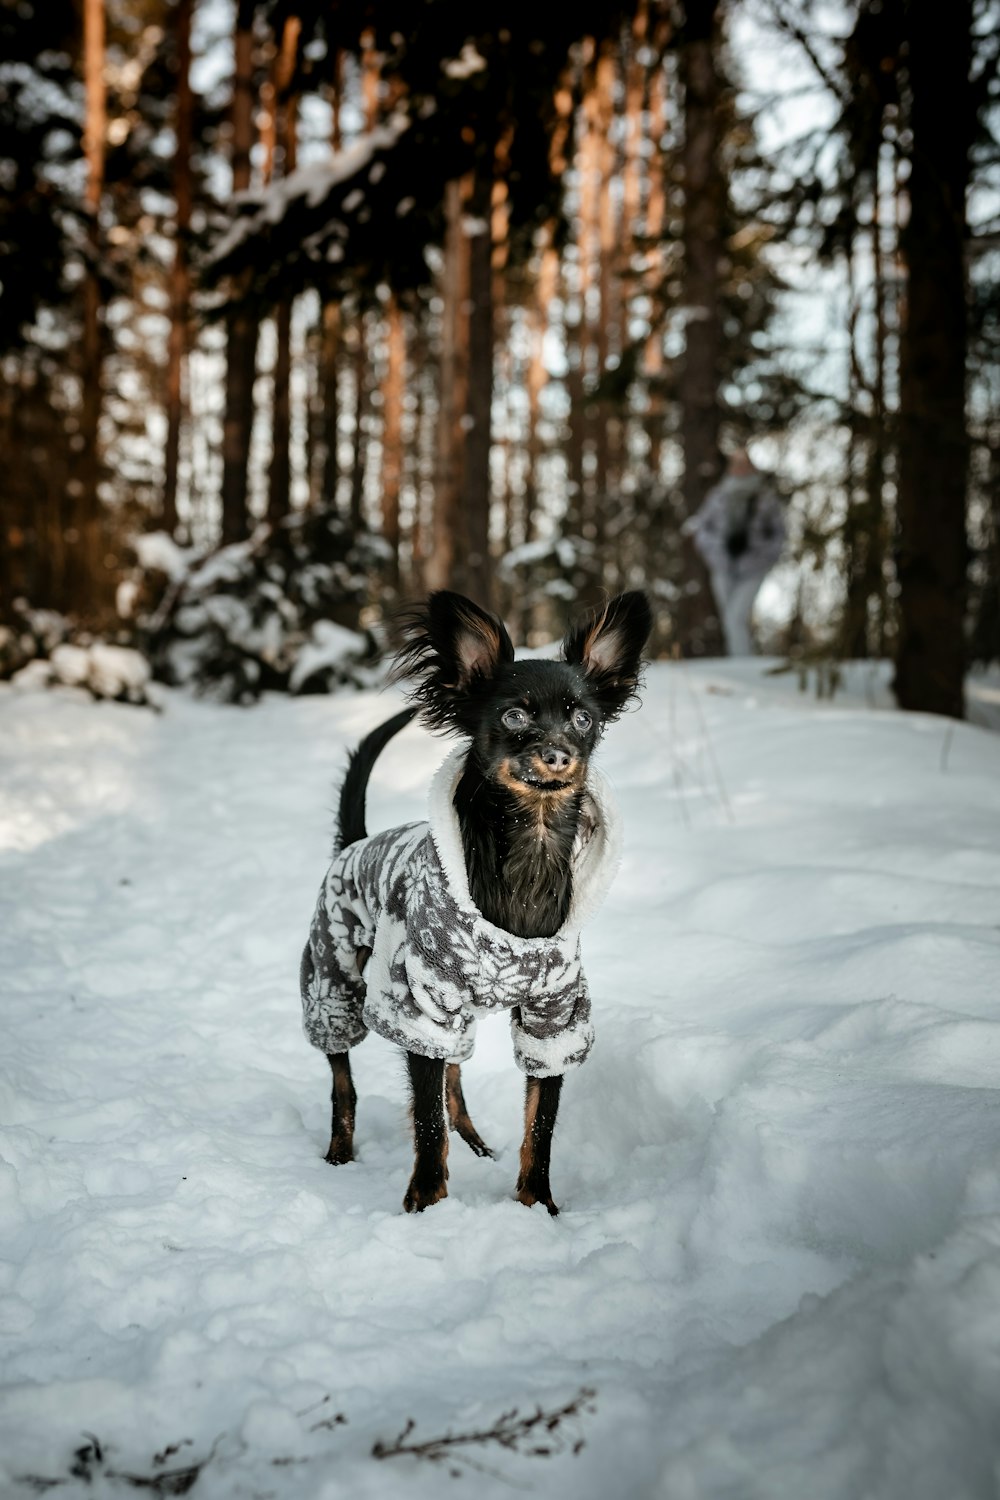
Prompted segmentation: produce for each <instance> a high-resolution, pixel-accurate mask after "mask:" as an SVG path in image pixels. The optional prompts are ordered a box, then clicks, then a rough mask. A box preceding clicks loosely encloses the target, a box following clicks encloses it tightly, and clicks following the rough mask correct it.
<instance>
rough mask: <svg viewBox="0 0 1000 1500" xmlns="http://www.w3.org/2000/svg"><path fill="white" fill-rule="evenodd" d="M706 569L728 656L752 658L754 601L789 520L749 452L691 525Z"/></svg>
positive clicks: (734, 461)
mask: <svg viewBox="0 0 1000 1500" xmlns="http://www.w3.org/2000/svg"><path fill="white" fill-rule="evenodd" d="M688 526H689V529H690V531H691V533H692V535H693V537H694V544H695V546H696V547H697V549H698V551H699V553H700V554H701V557H702V559H703V561H704V563H705V566H706V567H707V568H708V571H709V575H710V577H711V580H712V593H713V594H714V595H715V602H716V605H717V606H718V610H719V619H720V621H721V623H722V632H723V635H724V637H725V642H726V652H727V654H728V655H729V656H751V655H752V654H753V636H752V634H751V616H752V614H753V605H754V600H755V599H756V597H757V593H758V590H759V589H760V586H761V584H762V583H763V582H764V579H765V578H766V577H767V575H768V573H769V572H770V571H771V569H772V568H773V567H774V565H775V563H776V562H777V561H778V559H779V558H780V556H781V553H782V551H783V549H784V545H785V515H784V510H783V508H782V504H781V501H780V500H779V498H778V496H777V494H776V493H775V491H774V489H773V488H772V487H771V484H770V483H769V481H768V478H767V476H766V475H765V474H761V473H760V472H759V470H757V469H755V468H754V465H753V463H752V462H751V460H750V456H749V454H748V453H747V452H746V450H745V449H742V448H741V449H738V450H737V452H735V453H734V454H733V455H732V457H731V458H730V460H729V465H728V467H727V469H726V473H725V475H724V476H723V478H722V479H721V480H720V481H719V483H718V484H717V485H715V486H714V487H713V488H712V489H711V490H709V492H708V494H707V495H706V497H705V500H704V503H703V504H702V506H701V508H700V510H699V511H698V513H697V515H695V516H694V517H693V518H692V520H691V521H690V522H689V523H688Z"/></svg>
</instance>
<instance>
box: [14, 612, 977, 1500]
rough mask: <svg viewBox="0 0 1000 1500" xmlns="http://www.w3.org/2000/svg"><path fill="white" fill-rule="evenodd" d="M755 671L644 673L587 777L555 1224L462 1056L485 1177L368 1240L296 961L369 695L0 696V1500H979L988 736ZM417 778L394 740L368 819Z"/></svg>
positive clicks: (422, 800)
mask: <svg viewBox="0 0 1000 1500" xmlns="http://www.w3.org/2000/svg"><path fill="white" fill-rule="evenodd" d="M312 640H313V643H314V644H315V646H316V649H317V650H319V651H320V652H323V651H326V650H329V651H330V652H332V653H336V651H337V650H338V649H339V647H340V646H341V645H346V642H345V641H344V639H343V638H342V637H341V636H340V635H339V634H337V633H335V632H328V631H326V630H325V629H320V630H318V631H316V632H315V633H314V635H313V636H312ZM765 673H766V667H765V666H763V665H762V664H761V663H747V664H743V665H741V666H739V667H736V666H734V665H733V664H717V663H705V664H703V665H699V666H697V667H694V666H692V665H686V664H677V665H665V664H658V665H656V666H654V667H652V668H651V669H650V671H649V676H648V684H647V689H646V694H645V702H644V704H643V707H642V708H641V710H640V711H638V712H636V713H631V714H628V715H626V716H625V717H624V718H623V720H622V721H621V722H620V723H619V724H617V725H616V726H615V727H614V728H613V729H612V730H611V731H610V732H609V734H608V737H607V740H606V743H605V744H604V746H603V748H602V751H601V769H602V771H603V773H604V774H605V776H607V777H608V778H609V779H610V780H611V781H612V783H613V785H614V787H615V790H616V794H617V798H618V801H619V803H620V805H621V810H622V816H623V820H624V825H625V833H626V852H625V859H624V863H623V865H622V869H621V872H620V875H619V877H618V879H617V881H616V882H615V884H614V885H613V887H612V889H611V892H610V895H609V897H608V899H607V902H606V904H605V906H604V907H603V908H602V910H601V912H600V913H599V915H598V916H597V917H596V918H595V919H594V920H593V922H591V923H590V924H588V926H587V928H586V929H585V932H584V936H583V944H584V957H585V962H586V967H587V974H588V979H589V982H590V988H591V992H592V998H593V1015H594V1022H595V1028H596V1042H595V1046H594V1051H593V1054H592V1057H591V1059H590V1060H589V1061H588V1062H587V1064H586V1066H585V1067H584V1068H582V1069H581V1070H580V1071H579V1072H578V1073H576V1074H575V1075H573V1076H572V1077H571V1078H568V1079H567V1082H566V1085H565V1087H564V1090H563V1100H562V1104H561V1107H560V1118H559V1126H558V1129H557V1131H556V1137H555V1146H554V1156H553V1189H554V1192H555V1197H556V1200H557V1202H559V1204H560V1206H561V1208H562V1214H561V1216H560V1217H559V1218H558V1219H550V1218H549V1217H548V1215H547V1214H545V1213H544V1212H542V1211H538V1210H535V1211H530V1212H529V1211H527V1210H525V1209H523V1208H522V1207H521V1206H520V1205H519V1204H517V1203H515V1202H514V1201H512V1192H513V1187H514V1182H515V1178H516V1174H517V1158H518V1145H519V1138H520V1129H521V1114H522V1107H523V1104H522V1084H521V1080H520V1079H519V1077H518V1075H517V1070H516V1068H515V1066H514V1063H513V1058H512V1056H511V1042H510V1035H509V1031H508V1028H507V1026H506V1025H505V1024H504V1023H503V1022H502V1021H500V1020H497V1021H494V1022H493V1023H491V1022H489V1020H484V1021H483V1022H481V1025H480V1031H479V1039H478V1043H477V1050H476V1052H475V1055H474V1056H473V1058H472V1059H471V1061H470V1062H469V1063H468V1064H467V1065H466V1067H464V1068H463V1081H464V1085H465V1092H466V1097H467V1099H468V1102H469V1107H470V1111H471V1114H472V1116H473V1119H474V1120H475V1122H476V1126H477V1128H478V1129H479V1131H480V1132H481V1133H482V1135H483V1137H484V1138H485V1139H486V1140H487V1141H488V1142H489V1143H490V1145H491V1146H493V1148H494V1149H495V1150H496V1152H497V1159H496V1160H495V1161H490V1160H485V1161H483V1160H479V1159H477V1158H476V1157H474V1156H473V1155H472V1154H471V1153H470V1152H469V1151H467V1150H466V1149H465V1148H464V1146H463V1145H462V1143H461V1142H459V1141H458V1140H457V1138H454V1137H453V1138H452V1139H453V1142H454V1143H453V1145H452V1149H451V1154H450V1158H449V1168H450V1181H449V1193H450V1196H449V1197H448V1199H447V1200H446V1201H444V1202H443V1203H441V1204H439V1205H438V1206H436V1207H435V1208H433V1209H432V1210H430V1211H428V1212H427V1213H425V1214H422V1215H420V1216H419V1217H409V1216H407V1215H404V1214H403V1213H402V1212H401V1200H402V1195H403V1191H404V1187H405V1184H406V1180H407V1176H408V1172H409V1168H410V1164H411V1160H412V1151H411V1146H410V1144H409V1140H408V1123H407V1099H406V1090H405V1086H404V1075H403V1069H402V1067H401V1063H400V1059H399V1056H398V1053H397V1052H396V1051H395V1049H393V1048H392V1047H390V1046H388V1045H387V1044H385V1043H382V1042H381V1041H380V1040H379V1039H378V1038H370V1039H369V1040H368V1041H366V1042H365V1043H364V1045H363V1046H361V1047H360V1048H358V1049H357V1051H356V1054H355V1058H354V1071H355V1078H356V1082H357V1089H358V1096H359V1098H358V1134H357V1143H358V1160H357V1161H356V1162H354V1163H352V1164H351V1165H349V1166H344V1167H337V1168H333V1167H330V1166H328V1165H327V1164H326V1163H325V1162H324V1161H323V1159H322V1157H323V1152H324V1151H325V1148H326V1143H327V1140H328V1130H329V1087H330V1081H329V1070H328V1069H327V1068H326V1067H325V1064H324V1062H323V1059H322V1058H321V1057H319V1056H318V1055H317V1054H316V1053H315V1052H314V1051H313V1050H312V1049H310V1048H309V1046H308V1045H307V1043H306V1042H305V1040H304V1038H303V1037H302V1035H301V1033H300V1030H299V1002H298V995H297V965H298V958H299V954H300V951H301V947H302V944H303V942H304V940H305V936H306V931H307V927H308V922H309V917H310V913H311V911H312V908H313V901H314V896H315V889H316V886H317V885H318V883H319V881H320V879H321V878H322V875H323V872H324V870H325V869H326V864H327V858H328V845H329V833H330V827H329V825H330V814H329V812H328V809H329V808H330V806H331V805H332V803H333V801H334V797H335V794H334V792H333V791H332V788H331V783H332V782H333V781H334V780H335V779H336V777H337V775H338V774H339V772H340V770H341V769H342V767H343V764H344V754H345V751H346V749H347V748H348V747H349V746H351V745H353V744H355V743H356V742H357V740H358V739H359V738H360V737H361V736H362V735H363V734H364V733H365V732H366V731H367V730H369V729H371V728H372V727H374V726H375V725H376V724H379V723H381V722H382V721H383V720H384V719H386V718H388V717H389V716H390V714H392V713H393V712H395V711H396V709H397V707H398V706H399V699H398V697H397V696H396V695H395V694H393V693H391V692H390V693H386V694H377V693H374V692H371V691H366V692H359V693H355V694H347V695H339V696H333V697H302V698H292V697H288V696H284V697H280V698H279V697H277V696H269V697H267V698H265V699H264V700H263V701H262V702H261V703H260V704H259V705H258V706H257V707H256V708H255V709H254V711H253V712H252V713H247V714H239V715H236V714H233V713H232V712H231V711H228V710H226V709H224V708H221V707H219V706H218V705H216V704H212V703H208V702H203V701H197V700H194V699H192V698H190V697H188V696H187V695H186V694H182V693H177V692H167V693H166V694H165V699H166V702H165V711H164V712H163V713H161V714H158V715H150V714H135V713H132V712H130V711H127V710H125V709H124V708H119V707H118V706H116V705H114V704H101V705H95V704H93V703H91V702H89V701H88V700H87V699H86V698H85V697H84V695H83V694H82V693H61V694H38V693H20V692H16V691H14V690H13V689H12V688H10V687H0V836H2V842H0V987H2V1003H3V1015H4V1019H5V1022H6V1025H7V1031H6V1036H5V1043H4V1048H3V1053H2V1063H0V1121H2V1122H3V1123H2V1127H0V1226H2V1227H0V1330H2V1336H3V1344H4V1371H3V1388H2V1392H0V1492H2V1493H3V1494H4V1496H5V1497H6V1496H7V1495H10V1496H11V1497H12V1500H20V1497H22V1496H23V1497H25V1500H27V1497H28V1496H30V1495H32V1494H37V1493H39V1492H40V1491H41V1488H42V1486H43V1485H44V1484H45V1483H47V1482H51V1483H52V1484H54V1485H57V1486H58V1487H57V1488H56V1490H55V1493H57V1494H59V1495H66V1496H67V1497H69V1500H76V1497H77V1496H83V1495H85V1494H86V1495H94V1494H102V1495H104V1494H108V1495H114V1494H117V1493H122V1494H124V1493H126V1492H127V1490H128V1488H129V1486H128V1482H127V1481H126V1480H125V1479H123V1478H121V1477H120V1476H123V1475H131V1476H133V1480H134V1479H135V1478H136V1476H138V1478H139V1479H140V1480H142V1481H143V1482H146V1481H149V1482H152V1481H153V1480H154V1478H155V1477H156V1476H160V1477H161V1479H163V1478H165V1477H166V1476H168V1475H178V1474H179V1475H180V1478H179V1479H178V1480H177V1484H178V1486H180V1485H181V1484H182V1483H186V1484H189V1485H193V1493H194V1494H196V1495H198V1496H204V1497H206V1500H223V1497H227V1500H228V1497H242V1500H245V1497H248V1496H250V1495H254V1494H262V1493H265V1492H266V1493H267V1494H269V1495H274V1496H275V1497H277V1500H293V1497H294V1500H313V1497H315V1500H320V1497H327V1496H334V1495H338V1496H339V1495H350V1496H352V1497H355V1496H358V1497H368V1496H370V1497H372V1500H375V1497H381V1496H383V1495H386V1494H395V1493H397V1492H398V1493H405V1494H406V1495H407V1496H411V1495H412V1496H414V1497H416V1500H432V1497H434V1500H440V1495H441V1492H442V1483H443V1480H444V1479H446V1478H447V1477H448V1476H449V1475H450V1474H451V1473H452V1472H453V1471H454V1472H456V1473H457V1474H458V1475H459V1478H458V1479H456V1481H455V1485H454V1493H455V1494H456V1495H461V1494H465V1493H467V1492H468V1491H469V1490H470V1488H471V1487H472V1486H474V1487H475V1493H476V1494H477V1496H479V1497H481V1500H499V1497H502V1496H503V1497H506V1496H509V1495H510V1493H511V1491H512V1489H514V1490H517V1489H526V1490H529V1491H531V1492H533V1493H536V1494H540V1495H553V1496H562V1495H569V1494H572V1495H574V1496H575V1497H577V1500H605V1497H607V1496H609V1495H614V1496H622V1497H625V1500H648V1497H657V1500H775V1497H785V1496H788V1497H795V1500H799V1497H803V1496H808V1497H809V1500H847V1497H850V1500H853V1497H859V1500H861V1497H864V1500H941V1497H944V1496H947V1497H948V1500H995V1497H996V1494H997V1489H998V1483H1000V1426H998V1423H997V1400H998V1392H1000V1311H998V1310H1000V1165H998V1164H1000V1087H998V1079H1000V1016H998V1012H997V1004H996V976H997V973H998V972H1000V928H998V925H997V905H996V891H997V888H998V885H1000V774H998V773H1000V739H998V738H997V737H995V736H993V735H991V734H989V733H987V732H985V731H983V730H980V729H976V728H973V727H971V726H968V725H958V724H950V723H948V724H946V723H944V722H942V721H938V720H931V719H927V718H923V717H920V716H907V715H902V714H897V713H893V712H887V711H884V710H882V709H881V708H877V707H872V706H869V705H868V703H867V702H866V692H865V691H864V690H863V689H862V688H861V687H860V686H858V688H857V691H855V690H854V689H853V688H852V686H851V680H850V676H849V675H848V677H847V679H846V680H845V687H844V690H843V692H842V693H841V694H840V695H838V698H837V699H835V700H834V702H833V704H830V703H828V702H817V701H815V700H813V699H811V698H808V697H806V696H803V695H800V694H798V693H797V692H795V690H794V686H791V687H789V685H788V684H787V682H786V681H784V680H779V681H774V680H773V679H769V678H767V676H766V675H765ZM442 758H443V747H442V745H441V743H440V741H439V740H435V739H433V738H432V737H430V736H428V735H427V734H425V733H424V732H423V731H422V730H420V729H419V728H418V727H417V726H416V725H410V726H409V727H407V728H406V729H405V730H404V731H403V732H402V733H401V734H400V735H399V736H398V738H397V739H396V740H394V741H393V742H392V744H391V745H390V746H389V747H388V749H387V750H386V751H385V753H384V755H383V756H382V757H381V759H380V760H379V763H378V765H377V766H376V768H375V773H374V775H373V778H372V783H371V787H370V794H369V798H368V826H369V827H370V828H372V829H373V830H374V829H378V828H383V827H387V826H390V825H392V824H395V823H399V822H404V821H407V820H411V819H415V818H420V817H421V816H423V815H424V812H425V807H426V796H427V789H428V786H429V783H430V779H431V776H432V774H433V771H434V770H435V768H436V767H437V765H438V764H439V763H440V761H441V759H442ZM512 1413H513V1414H514V1415H512ZM536 1413H541V1415H540V1416H537V1418H536ZM533 1421H534V1426H532V1425H531V1424H532V1422H533ZM549 1423H552V1424H553V1425H552V1426H551V1427H550V1426H549ZM411 1424H412V1425H411ZM526 1424H527V1425H526ZM435 1455H436V1456H435ZM185 1475H186V1476H187V1478H186V1479H185ZM115 1476H119V1477H118V1478H116V1477H115ZM448 1487H449V1486H448V1484H446V1485H445V1488H448ZM178 1492H179V1490H178Z"/></svg>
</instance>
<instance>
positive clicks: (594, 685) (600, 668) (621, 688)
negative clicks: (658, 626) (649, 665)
mask: <svg viewBox="0 0 1000 1500" xmlns="http://www.w3.org/2000/svg"><path fill="white" fill-rule="evenodd" d="M652 628H653V614H652V611H651V609H650V607H649V600H648V599H647V598H646V595H645V594H642V593H639V592H637V591H633V592H631V593H628V594H618V595H617V596H616V597H615V598H614V599H609V600H608V602H607V604H604V605H602V606H601V607H600V608H599V609H596V610H594V612H593V614H591V615H588V616H587V618H586V619H585V620H581V621H580V623H579V624H578V625H574V626H573V628H572V629H571V630H570V632H569V634H568V635H567V637H566V639H565V640H564V641H563V656H564V658H565V659H566V661H568V662H576V663H578V664H579V665H580V666H582V667H583V670H584V672H586V674H587V685H588V686H589V688H590V690H591V692H592V693H593V694H594V696H595V698H596V699H597V701H598V703H599V704H600V706H601V712H602V714H603V717H604V719H605V721H609V720H611V719H617V717H618V715H619V714H620V713H621V711H622V709H623V708H624V707H625V705H626V703H628V701H629V699H630V698H632V697H634V696H635V693H636V691H637V689H638V686H639V670H640V668H641V666H642V648H643V647H644V646H645V644H646V642H647V640H648V639H649V633H650V631H651V630H652Z"/></svg>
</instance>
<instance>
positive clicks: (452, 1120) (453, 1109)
mask: <svg viewBox="0 0 1000 1500" xmlns="http://www.w3.org/2000/svg"><path fill="white" fill-rule="evenodd" d="M444 1080H445V1095H446V1098H447V1102H448V1125H449V1127H450V1128H451V1129H452V1130H457V1131H458V1133H459V1135H460V1136H461V1137H462V1140H463V1141H464V1142H465V1144H466V1145H467V1146H469V1147H471V1149H472V1150H473V1151H474V1152H475V1153H476V1155H477V1156H492V1155H493V1152H492V1151H491V1150H490V1148H489V1146H487V1144H486V1142H485V1141H484V1140H483V1138H482V1136H481V1135H480V1134H479V1131H478V1130H477V1129H476V1127H475V1125H473V1123H472V1121H471V1120H470V1118H469V1111H468V1109H467V1108H466V1106H465V1095H464V1094H463V1092H462V1070H461V1068H460V1067H459V1065H458V1063H448V1065H447V1066H446V1068H445V1070H444Z"/></svg>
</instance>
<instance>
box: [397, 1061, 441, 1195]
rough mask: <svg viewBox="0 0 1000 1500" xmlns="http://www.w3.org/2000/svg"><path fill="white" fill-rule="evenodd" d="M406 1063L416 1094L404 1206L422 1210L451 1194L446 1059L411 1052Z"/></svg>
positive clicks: (413, 1090) (412, 1090)
mask: <svg viewBox="0 0 1000 1500" xmlns="http://www.w3.org/2000/svg"><path fill="white" fill-rule="evenodd" d="M406 1065H407V1068H408V1070H409V1074H410V1090H411V1093H412V1096H413V1148H414V1162H413V1176H412V1177H411V1178H410V1185H409V1187H408V1188H407V1189H406V1196H405V1198H404V1199H403V1207H404V1208H405V1209H406V1212H407V1213H408V1214H419V1213H422V1212H423V1210H424V1209H425V1208H430V1206H431V1204H432V1203H437V1202H439V1200H440V1199H441V1198H446V1197H447V1196H448V1130H447V1127H446V1125H445V1120H444V1062H443V1060H442V1059H441V1058H437V1057H421V1056H420V1055H419V1053H416V1052H408V1053H407V1054H406Z"/></svg>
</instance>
